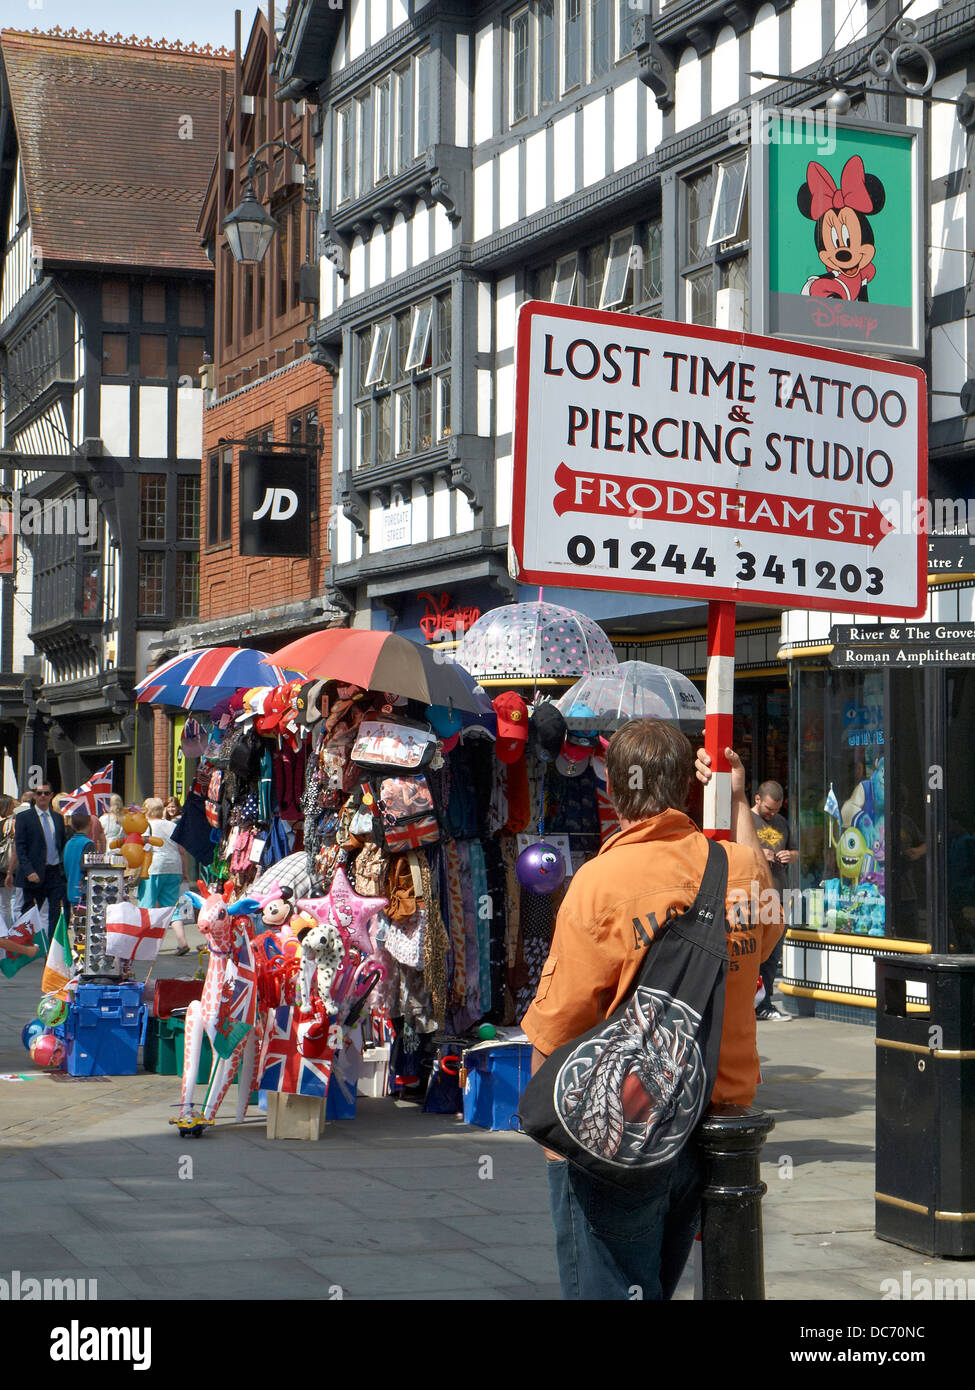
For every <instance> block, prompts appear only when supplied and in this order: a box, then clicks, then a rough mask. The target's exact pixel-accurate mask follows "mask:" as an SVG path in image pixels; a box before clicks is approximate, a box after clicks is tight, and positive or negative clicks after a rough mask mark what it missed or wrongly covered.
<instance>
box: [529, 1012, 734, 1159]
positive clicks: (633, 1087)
mask: <svg viewBox="0 0 975 1390" xmlns="http://www.w3.org/2000/svg"><path fill="white" fill-rule="evenodd" d="M700 1027H701V1017H700V1015H699V1014H697V1013H695V1011H694V1010H693V1009H691V1008H689V1007H688V1006H687V1005H686V1004H683V1003H682V1002H681V1001H680V1000H679V999H674V998H672V997H671V996H670V995H669V994H664V993H662V992H661V991H659V990H653V989H648V988H646V987H645V986H641V987H639V988H638V989H637V990H636V991H635V993H634V994H633V997H632V998H631V1000H630V1002H629V1005H628V1006H627V1008H626V1010H625V1011H624V1013H623V1015H622V1017H619V1018H617V1019H615V1020H611V1021H608V1022H607V1024H606V1026H605V1028H604V1029H603V1030H602V1032H601V1033H597V1034H596V1035H595V1036H593V1035H592V1034H589V1035H587V1036H586V1037H585V1038H584V1039H583V1040H582V1041H581V1042H580V1043H579V1045H578V1046H577V1047H576V1048H575V1049H574V1051H573V1052H572V1053H571V1054H570V1055H569V1057H568V1058H567V1059H566V1060H565V1062H564V1063H563V1065H562V1069H561V1071H560V1072H559V1075H558V1078H557V1079H556V1082H555V1097H554V1099H555V1108H556V1112H557V1114H558V1116H559V1119H560V1120H561V1121H562V1124H563V1125H564V1126H565V1128H566V1129H567V1130H568V1132H569V1133H570V1134H571V1135H572V1136H573V1138H575V1139H576V1140H577V1142H578V1143H579V1144H581V1145H582V1146H583V1148H585V1149H587V1150H589V1152H590V1153H592V1154H594V1155H595V1156H597V1157H598V1158H602V1159H607V1160H610V1161H613V1162H616V1163H625V1164H633V1163H639V1164H641V1165H642V1166H653V1165H656V1164H659V1163H666V1162H667V1161H668V1160H669V1159H671V1158H672V1157H673V1156H674V1154H675V1153H676V1152H678V1151H679V1149H680V1148H681V1146H682V1144H683V1142H684V1140H685V1139H686V1137H687V1135H688V1133H689V1132H690V1130H692V1129H693V1128H694V1126H695V1125H696V1124H697V1121H698V1120H699V1118H700V1116H701V1112H702V1110H703V1109H704V1105H705V1102H706V1100H707V1088H706V1078H705V1068H704V1061H703V1059H702V1057H701V1051H700V1048H699V1047H698V1044H697V1041H696V1036H697V1034H698V1032H699V1030H700Z"/></svg>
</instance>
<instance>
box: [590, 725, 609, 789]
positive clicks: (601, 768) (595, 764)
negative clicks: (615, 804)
mask: <svg viewBox="0 0 975 1390" xmlns="http://www.w3.org/2000/svg"><path fill="white" fill-rule="evenodd" d="M608 747H609V739H607V738H603V737H602V735H600V737H599V741H598V743H597V744H596V745H595V747H594V748H593V750H592V770H593V773H594V775H595V778H596V781H597V782H601V783H602V784H603V786H604V787H605V786H606V749H607V748H608Z"/></svg>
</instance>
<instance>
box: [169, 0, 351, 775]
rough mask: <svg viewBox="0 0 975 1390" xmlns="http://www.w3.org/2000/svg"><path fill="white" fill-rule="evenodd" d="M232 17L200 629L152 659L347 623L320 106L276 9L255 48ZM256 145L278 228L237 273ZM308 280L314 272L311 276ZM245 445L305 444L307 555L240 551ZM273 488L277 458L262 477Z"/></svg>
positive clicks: (203, 224)
mask: <svg viewBox="0 0 975 1390" xmlns="http://www.w3.org/2000/svg"><path fill="white" fill-rule="evenodd" d="M241 38H242V35H241V27H240V15H239V14H238V16H237V25H236V34H235V46H234V55H235V56H234V65H233V72H232V74H231V75H230V78H229V81H230V84H231V85H230V88H229V90H228V92H227V98H228V99H227V103H226V108H225V109H226V110H227V117H226V121H225V123H224V126H223V130H222V132H221V139H220V147H219V151H218V153H217V157H216V159H215V161H214V165H213V172H212V175H211V178H210V182H209V185H208V188H207V192H206V199H205V202H204V206H203V210H202V213H201V215H200V221H199V235H200V239H201V241H202V243H203V245H204V246H205V248H206V252H207V255H208V256H209V258H210V259H211V260H212V261H213V264H214V266H215V270H216V291H215V311H214V325H215V331H214V341H213V363H212V365H210V366H208V367H207V369H206V373H205V377H206V382H205V400H206V404H205V409H204V417H203V449H202V475H201V498H202V515H201V530H200V607H199V617H198V620H197V621H194V622H192V623H186V624H183V625H181V626H180V627H178V628H174V629H171V630H170V631H168V632H166V633H165V634H164V635H163V638H162V639H161V641H160V642H158V643H157V644H156V647H155V651H154V655H155V660H156V661H162V660H165V659H166V658H167V657H169V656H171V655H173V654H174V653H176V652H178V651H180V650H186V649H189V648H192V647H202V646H216V645H221V644H225V645H231V646H254V647H259V648H261V649H264V650H269V649H273V648H274V647H276V646H280V645H281V644H282V643H283V642H285V641H287V640H289V639H290V638H291V637H293V636H297V635H300V633H301V632H303V631H308V630H310V629H312V628H315V627H322V626H325V625H327V624H328V623H330V622H336V621H339V620H341V619H342V618H343V616H344V612H345V611H346V610H345V609H344V608H343V606H342V604H341V603H340V602H339V603H333V602H332V601H330V599H329V597H328V596H327V588H326V586H327V582H328V574H329V563H330V561H329V539H330V525H331V520H330V518H331V498H332V486H331V481H332V479H331V448H330V447H329V445H328V444H325V443H324V441H330V440H331V436H332V377H331V375H330V374H329V372H328V371H327V370H325V367H324V366H323V365H322V364H323V362H326V363H327V359H328V354H326V353H323V352H322V351H320V350H316V352H315V353H314V354H312V352H311V351H310V349H309V344H308V339H307V334H308V329H309V326H310V325H311V324H312V323H313V322H314V320H315V317H316V312H317V300H318V282H319V271H318V264H317V260H316V247H315V243H316V240H317V232H316V226H317V218H316V214H315V211H314V210H313V209H311V208H309V206H308V205H307V203H306V201H305V196H304V168H303V167H302V164H301V163H300V162H299V161H298V160H297V159H296V158H295V156H294V155H293V154H292V153H290V152H288V151H287V150H285V149H283V148H282V147H280V146H279V147H278V148H272V149H269V150H265V151H263V153H261V147H262V146H263V145H264V144H265V142H268V141H284V142H286V143H287V144H290V145H291V146H293V147H295V148H296V149H297V150H300V151H301V153H302V154H303V155H304V156H305V159H306V160H307V161H308V166H309V167H310V168H311V169H314V165H315V157H314V136H313V130H312V122H313V109H312V108H311V107H310V106H309V104H308V103H307V102H305V101H290V100H289V101H283V102H279V101H276V100H275V98H274V88H275V86H276V78H275V60H276V40H275V23H274V8H273V5H272V6H270V7H269V9H268V13H267V14H265V13H264V12H263V11H258V12H257V14H256V16H255V18H254V22H253V25H252V27H251V31H250V35H249V37H248V40H247V43H246V47H243V48H242V43H241ZM255 151H258V157H259V158H260V160H261V161H262V164H264V165H266V167H265V168H263V169H262V170H261V172H260V175H259V177H258V179H257V183H256V187H255V192H256V195H257V197H258V199H259V201H260V202H261V203H262V204H263V206H264V207H265V208H266V209H267V210H268V211H269V212H270V213H271V215H272V216H273V217H274V218H275V219H276V221H277V223H278V231H277V233H276V234H275V235H274V237H273V239H272V242H271V245H270V247H269V248H268V251H267V254H266V256H265V258H264V260H263V261H262V262H261V264H260V265H257V266H252V265H238V264H237V263H236V262H235V261H234V259H233V256H232V255H231V252H230V248H229V246H228V244H227V240H226V236H225V234H224V232H223V230H222V228H223V222H224V219H225V217H226V216H227V214H228V213H229V212H230V211H231V209H232V208H234V207H235V206H236V205H237V204H238V203H239V202H240V198H241V188H242V179H243V178H244V176H245V175H246V172H247V168H248V162H249V160H250V158H251V156H252V155H253V154H254V153H255ZM309 272H311V273H310V274H309ZM248 448H260V449H261V450H262V451H267V453H268V454H273V453H274V451H275V450H276V449H283V451H284V452H286V453H287V452H291V451H292V450H294V449H296V448H297V449H298V450H299V451H301V450H302V449H306V450H307V454H308V461H309V478H308V482H309V512H310V517H311V524H310V536H309V547H308V554H307V556H306V557H296V558H292V557H285V556H273V557H269V556H247V555H243V554H241V547H240V533H239V527H240V455H241V453H242V452H243V451H244V450H246V449H248ZM265 473H266V476H267V479H268V482H269V483H271V482H273V473H274V464H273V460H272V459H270V458H269V459H268V461H267V463H266V464H265V465H264V472H262V480H263V477H264V476H265ZM174 722H175V726H176V731H177V732H178V729H179V721H178V720H176V721H174V720H173V719H172V718H171V717H169V716H166V715H163V714H162V713H160V712H157V714H156V735H155V745H154V772H155V786H156V790H157V791H158V792H162V791H163V790H168V789H169V788H170V787H171V786H173V785H174V784H173V781H172V776H173V763H174V747H175V740H174V737H173V732H174V729H173V725H174Z"/></svg>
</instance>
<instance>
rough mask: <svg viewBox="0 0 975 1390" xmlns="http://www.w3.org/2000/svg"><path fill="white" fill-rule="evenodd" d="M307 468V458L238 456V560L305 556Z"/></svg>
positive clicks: (262, 454) (258, 453)
mask: <svg viewBox="0 0 975 1390" xmlns="http://www.w3.org/2000/svg"><path fill="white" fill-rule="evenodd" d="M308 467H309V464H308V456H307V454H298V453H295V454H286V453H283V452H282V453H272V452H270V451H265V452H262V451H260V450H253V451H249V452H244V453H242V454H241V455H240V553H241V555H292V556H307V555H308V551H309V528H310V518H309V488H308Z"/></svg>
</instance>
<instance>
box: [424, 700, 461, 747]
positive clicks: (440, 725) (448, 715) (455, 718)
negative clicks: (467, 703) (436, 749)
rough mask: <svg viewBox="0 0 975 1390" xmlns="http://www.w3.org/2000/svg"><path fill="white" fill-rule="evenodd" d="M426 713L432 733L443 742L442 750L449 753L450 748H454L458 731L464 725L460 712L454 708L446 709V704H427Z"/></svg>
mask: <svg viewBox="0 0 975 1390" xmlns="http://www.w3.org/2000/svg"><path fill="white" fill-rule="evenodd" d="M426 714H427V719H428V720H429V722H430V724H431V726H432V728H433V731H434V733H435V734H436V735H437V738H439V739H440V741H441V743H442V744H443V751H444V752H445V753H449V752H450V750H451V749H452V748H456V746H457V741H458V739H459V738H460V731H461V729H462V728H463V727H464V721H463V720H462V719H461V717H460V713H459V712H458V711H457V710H455V709H448V708H447V706H446V705H427V710H426Z"/></svg>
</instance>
